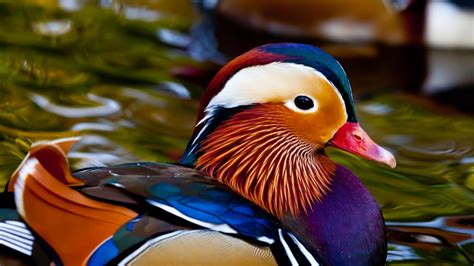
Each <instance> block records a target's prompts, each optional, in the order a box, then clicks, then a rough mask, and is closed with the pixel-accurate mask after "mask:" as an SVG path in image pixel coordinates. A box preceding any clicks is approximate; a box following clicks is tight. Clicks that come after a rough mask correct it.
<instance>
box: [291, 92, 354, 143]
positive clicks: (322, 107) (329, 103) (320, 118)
mask: <svg viewBox="0 0 474 266" xmlns="http://www.w3.org/2000/svg"><path fill="white" fill-rule="evenodd" d="M327 86H329V84H327ZM316 99H317V101H318V109H317V111H316V112H314V113H299V112H295V111H293V110H290V109H288V110H287V111H286V112H285V116H284V117H285V124H286V125H287V126H288V128H289V129H290V130H292V131H293V132H294V133H295V135H297V136H298V137H300V138H302V139H304V140H306V141H308V142H309V143H312V144H313V145H315V146H317V147H318V148H320V147H323V146H324V145H326V143H327V142H328V141H329V140H330V139H331V138H332V137H333V135H334V133H335V132H336V131H337V130H338V129H339V128H340V127H341V126H342V125H343V124H344V123H345V122H346V120H347V115H346V110H345V108H344V105H343V102H342V99H340V97H339V95H337V93H336V92H335V91H334V89H332V88H330V87H328V88H322V90H321V91H320V92H319V94H318V95H316Z"/></svg>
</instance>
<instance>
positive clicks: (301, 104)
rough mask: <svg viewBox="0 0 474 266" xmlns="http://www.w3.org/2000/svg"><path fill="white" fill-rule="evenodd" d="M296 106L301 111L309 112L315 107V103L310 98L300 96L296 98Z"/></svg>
mask: <svg viewBox="0 0 474 266" xmlns="http://www.w3.org/2000/svg"><path fill="white" fill-rule="evenodd" d="M295 106H296V107H298V108H299V109H301V110H309V109H311V108H313V107H314V103H313V100H311V99H310V98H309V97H307V96H302V95H300V96H297V97H296V98H295Z"/></svg>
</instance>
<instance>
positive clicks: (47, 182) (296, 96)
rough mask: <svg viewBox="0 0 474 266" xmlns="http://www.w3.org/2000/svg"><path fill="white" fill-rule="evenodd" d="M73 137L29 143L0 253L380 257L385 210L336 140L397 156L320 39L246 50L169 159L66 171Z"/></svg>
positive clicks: (10, 196)
mask: <svg viewBox="0 0 474 266" xmlns="http://www.w3.org/2000/svg"><path fill="white" fill-rule="evenodd" d="M77 140H78V139H75V138H71V139H60V140H56V141H50V142H41V143H37V144H35V145H34V146H33V147H32V149H31V150H30V153H29V154H28V155H27V157H26V158H25V160H24V161H23V162H22V164H21V165H20V167H19V168H18V170H17V171H16V172H15V173H14V174H13V176H12V178H11V180H10V182H9V185H8V192H7V193H4V194H3V195H2V201H1V204H2V205H1V207H2V208H1V209H0V244H3V245H4V246H5V247H8V248H9V249H10V250H11V253H9V254H10V255H11V256H9V255H6V256H5V255H4V257H3V258H2V257H0V259H3V260H4V261H7V259H9V260H10V262H11V260H15V261H16V262H25V263H37V264H48V265H49V264H51V262H54V263H56V264H58V265H59V264H65V265H85V264H88V265H102V264H106V263H111V264H120V265H125V264H135V263H136V264H143V265H149V264H151V263H153V264H160V263H164V264H172V263H174V264H203V265H209V264H220V265H222V264H225V265H227V264H228V265H235V264H245V265H257V264H258V265H273V264H277V263H278V264H293V265H297V264H301V265H309V264H311V265H318V264H321V265H382V264H384V263H385V259H386V253H387V243H386V234H385V227H384V220H383V217H382V214H381V212H380V209H379V207H378V205H377V204H376V202H375V200H374V199H373V197H372V196H371V194H370V193H369V191H368V190H367V189H366V188H365V187H364V186H363V184H362V183H361V182H360V181H359V179H358V178H357V177H356V176H354V175H353V174H352V173H351V172H350V171H349V170H348V169H346V168H344V167H343V166H341V165H338V164H336V163H335V162H333V161H332V160H331V159H330V158H329V157H327V156H326V155H325V152H324V149H325V148H326V147H327V146H333V147H336V148H339V149H342V150H345V151H347V152H350V153H353V154H356V155H359V156H362V157H364V158H367V159H369V160H374V161H378V162H381V163H384V164H387V165H388V166H391V167H395V164H396V162H395V159H394V157H393V155H392V154H391V153H390V152H388V151H387V150H385V149H383V148H382V147H380V146H378V145H377V144H376V143H375V142H373V141H372V140H371V139H370V137H369V136H368V135H367V134H366V133H365V132H364V130H363V129H362V128H361V127H360V125H359V123H358V120H357V117H356V114H355V111H354V106H353V99H352V93H351V88H350V84H349V81H348V79H347V76H346V74H345V72H344V70H343V69H342V67H341V65H340V64H339V63H338V62H337V61H336V60H335V59H334V58H332V57H331V56H330V55H328V54H327V53H325V52H323V51H322V50H320V49H318V48H315V47H313V46H309V45H302V44H293V43H286V44H271V45H265V46H261V47H258V48H255V49H253V50H251V51H249V52H247V53H245V54H243V55H242V56H239V57H237V58H236V59H234V60H232V61H231V62H230V63H228V64H227V65H226V66H224V67H223V68H222V69H221V70H220V71H219V72H218V73H217V75H216V76H215V77H214V79H213V80H212V81H211V83H210V84H209V86H208V88H207V90H206V92H205V94H204V95H203V97H202V100H201V104H200V108H199V113H198V119H197V124H196V127H195V130H194V133H193V135H192V137H191V140H190V141H189V144H188V146H187V148H186V150H185V152H184V154H183V156H182V158H181V160H180V162H179V163H178V164H164V163H130V164H124V165H117V166H112V167H93V168H87V169H82V170H78V171H76V172H74V173H72V174H71V173H70V171H69V166H68V161H67V157H66V153H67V151H68V150H69V149H70V148H71V146H72V145H73V144H74V143H75V142H76V141H77Z"/></svg>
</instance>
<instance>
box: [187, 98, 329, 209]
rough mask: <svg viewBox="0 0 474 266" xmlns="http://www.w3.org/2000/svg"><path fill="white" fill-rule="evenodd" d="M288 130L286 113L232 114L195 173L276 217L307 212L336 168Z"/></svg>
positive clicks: (208, 143) (274, 109) (268, 108)
mask: <svg viewBox="0 0 474 266" xmlns="http://www.w3.org/2000/svg"><path fill="white" fill-rule="evenodd" d="M319 148H321V147H318V146H317V145H315V144H312V143H310V142H306V141H303V140H302V139H301V138H299V137H298V136H296V135H295V131H294V130H292V129H291V117H289V112H288V108H286V107H285V106H283V105H281V104H276V103H267V104H262V105H258V106H255V107H253V108H251V109H249V110H245V111H242V112H239V113H237V114H236V115H234V116H233V117H232V118H230V119H229V120H227V121H225V122H224V123H223V124H222V125H220V126H219V127H218V128H217V130H215V131H214V132H213V133H212V134H210V135H209V136H208V137H207V138H206V139H205V140H204V141H203V142H202V143H201V149H200V152H201V153H202V155H201V156H200V157H199V159H198V161H197V164H196V166H197V168H198V169H200V170H201V171H202V172H204V173H206V174H208V175H210V176H211V177H213V178H216V179H217V180H219V181H220V182H222V183H224V184H227V185H228V186H230V187H231V188H232V189H234V190H235V191H237V192H238V193H240V194H241V195H243V196H244V197H246V198H248V199H249V200H251V201H253V202H254V203H256V204H258V205H259V206H261V207H262V208H264V209H265V210H267V211H269V212H270V213H272V214H273V215H275V216H277V217H282V216H284V215H285V214H286V213H288V212H290V213H291V214H299V213H301V212H307V211H308V210H309V208H310V207H311V206H312V205H313V203H314V202H315V201H317V200H320V199H322V197H323V195H324V194H325V193H326V192H327V191H328V190H329V184H330V182H331V178H332V174H333V173H334V171H335V164H334V163H333V162H332V161H331V160H330V159H329V158H328V157H326V156H325V155H324V154H322V153H319V152H318V151H319Z"/></svg>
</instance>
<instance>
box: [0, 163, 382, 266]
mask: <svg viewBox="0 0 474 266" xmlns="http://www.w3.org/2000/svg"><path fill="white" fill-rule="evenodd" d="M73 175H74V177H76V178H78V179H79V180H82V181H84V185H83V186H81V188H79V189H77V191H79V192H80V193H82V194H83V195H86V196H87V197H90V198H92V199H94V200H98V201H103V202H107V203H112V204H114V205H121V206H124V207H126V208H130V209H132V210H134V211H136V212H137V213H140V215H138V216H137V217H135V218H133V219H131V220H130V221H128V222H126V223H125V224H124V225H123V226H121V227H120V228H119V229H118V230H117V231H116V232H115V233H114V234H113V235H112V236H111V238H110V239H109V240H107V241H105V242H103V243H101V244H100V245H98V246H97V247H96V248H95V249H94V251H93V252H92V253H91V254H90V256H89V257H88V259H87V264H88V265H103V264H119V263H131V264H133V263H140V260H143V261H148V260H154V261H160V262H162V263H178V264H184V263H192V262H196V259H197V258H200V259H203V258H205V255H206V254H207V255H217V254H220V256H222V257H220V256H219V257H214V258H213V257H207V258H206V259H205V262H206V263H210V264H219V262H220V263H222V262H224V261H226V262H227V263H229V264H231V265H237V264H240V263H242V264H249V263H250V264H260V265H267V264H268V265H275V264H276V263H279V264H294V263H295V262H296V263H299V264H306V265H309V264H312V263H314V261H316V262H318V263H321V265H381V264H383V263H384V259H385V254H386V243H385V231H384V224H383V218H382V216H381V213H380V210H379V208H378V206H377V204H376V203H375V201H374V199H373V198H372V196H371V195H370V193H369V192H368V191H367V189H366V188H365V187H364V186H363V185H362V184H361V182H360V181H359V180H358V179H357V177H355V176H354V175H353V174H352V173H351V172H350V171H349V170H347V169H346V168H344V167H343V166H340V165H338V168H337V170H336V177H335V178H336V180H337V181H336V182H334V183H333V184H332V186H331V192H330V193H328V195H327V197H326V198H325V199H324V201H322V202H319V203H317V204H315V206H313V208H312V209H313V211H311V212H310V213H308V214H307V215H305V216H303V217H298V218H297V219H295V218H294V217H292V216H288V217H285V218H284V219H283V220H282V221H281V222H279V221H278V220H277V219H275V217H273V216H271V215H269V214H268V213H267V212H265V211H264V210H262V209H261V208H259V207H258V206H256V205H255V204H253V203H252V202H250V201H248V200H246V199H244V198H242V197H241V196H239V195H238V194H236V193H235V192H233V191H231V190H230V189H229V188H227V187H226V186H223V185H221V184H219V183H216V182H214V181H212V180H210V179H209V177H207V176H204V175H202V174H201V173H199V172H198V171H195V170H194V169H190V168H187V167H182V166H177V165H172V164H162V163H147V162H145V163H129V164H123V165H117V166H111V167H100V168H88V169H83V170H78V171H76V172H75V173H74V174H73ZM354 188H356V189H354ZM351 203H352V204H351ZM2 207H4V208H3V209H1V210H2V211H3V212H5V214H4V215H3V217H4V218H5V220H8V221H17V222H19V223H23V222H24V221H23V220H22V219H21V217H20V216H19V215H18V214H17V213H16V212H15V211H14V209H11V208H5V207H11V206H2ZM7 212H8V215H7ZM13 214H15V215H13ZM5 220H4V221H3V222H5ZM328 220H330V221H331V223H328V222H327V221H328ZM50 230H56V229H55V228H50ZM78 230H79V231H82V230H81V229H80V228H78ZM290 232H291V233H290ZM82 233H83V234H84V237H86V236H87V231H86V230H84V231H83V232H82ZM31 235H34V233H31ZM290 235H291V236H290ZM167 237H170V238H171V239H172V240H168V241H167V242H166V243H165V244H162V245H159V246H153V245H150V243H153V242H154V241H156V239H160V238H163V239H167ZM173 237H174V238H173ZM180 237H181V238H184V239H187V240H188V241H184V243H186V242H188V246H187V247H188V248H189V249H188V250H187V251H186V252H185V253H186V254H193V255H191V256H182V255H181V256H178V257H173V256H157V255H154V254H153V252H154V249H156V250H169V249H171V250H174V254H179V253H180V252H181V249H179V250H176V247H175V245H176V244H173V242H177V243H180V242H182V241H183V240H181V239H180ZM200 238H203V239H204V240H202V239H200ZM39 239H40V238H39ZM295 239H296V240H295ZM334 240H338V241H334ZM202 241H205V242H206V243H207V244H206V246H205V248H203V247H204V246H203V245H202V243H201V242H202ZM295 241H297V242H295ZM222 242H224V243H227V244H226V245H224V246H223V245H222ZM28 243H29V245H31V247H33V246H36V249H35V253H33V255H36V256H38V257H45V256H46V257H49V259H50V260H52V261H54V260H57V259H58V258H57V256H56V255H55V254H54V252H51V249H50V248H49V247H48V246H47V244H46V243H45V242H44V241H39V240H36V241H35V242H33V241H32V242H28ZM194 243H195V244H194ZM198 243H201V245H198ZM71 244H72V243H71ZM298 244H300V245H301V244H303V245H304V247H308V249H307V250H308V251H309V252H310V253H311V254H317V255H316V256H314V257H312V258H309V259H308V258H306V257H305V254H304V253H303V252H301V251H300V249H299V247H298ZM148 245H150V246H149V247H148ZM182 246H183V245H181V246H180V248H182ZM285 246H288V247H289V249H287V250H286V249H285ZM138 249H142V251H141V252H140V253H134V251H136V250H138ZM156 250H155V252H156ZM205 251H207V252H209V251H211V252H210V253H206V252H205ZM157 253H158V254H162V253H161V252H157ZM235 254H239V256H235ZM368 254H371V256H368ZM150 257H151V258H150ZM223 258H227V259H223ZM56 262H57V263H60V262H61V261H56ZM142 263H144V262H142ZM202 263H204V261H203V262H202Z"/></svg>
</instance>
